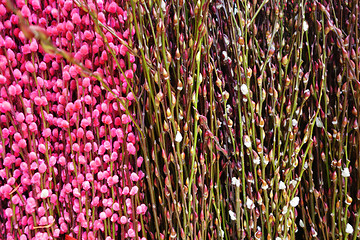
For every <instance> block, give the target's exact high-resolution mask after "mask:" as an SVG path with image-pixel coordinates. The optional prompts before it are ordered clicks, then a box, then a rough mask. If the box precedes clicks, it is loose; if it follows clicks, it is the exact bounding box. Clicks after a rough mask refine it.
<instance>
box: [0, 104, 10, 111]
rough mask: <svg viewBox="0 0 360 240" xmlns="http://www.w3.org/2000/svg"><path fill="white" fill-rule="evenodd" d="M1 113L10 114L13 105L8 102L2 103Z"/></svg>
mask: <svg viewBox="0 0 360 240" xmlns="http://www.w3.org/2000/svg"><path fill="white" fill-rule="evenodd" d="M0 111H1V112H2V113H6V112H10V111H11V104H10V103H9V102H8V101H4V102H2V103H0Z"/></svg>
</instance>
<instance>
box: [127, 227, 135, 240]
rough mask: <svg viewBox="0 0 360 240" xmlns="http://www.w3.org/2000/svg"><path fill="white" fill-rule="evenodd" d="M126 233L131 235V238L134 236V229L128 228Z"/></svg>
mask: <svg viewBox="0 0 360 240" xmlns="http://www.w3.org/2000/svg"><path fill="white" fill-rule="evenodd" d="M127 233H128V236H129V237H131V238H134V237H135V231H134V229H132V228H130V229H129V230H128V232H127Z"/></svg>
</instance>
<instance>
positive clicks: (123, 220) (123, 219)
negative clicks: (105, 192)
mask: <svg viewBox="0 0 360 240" xmlns="http://www.w3.org/2000/svg"><path fill="white" fill-rule="evenodd" d="M120 223H121V224H126V223H127V218H126V217H125V216H122V217H121V218H120Z"/></svg>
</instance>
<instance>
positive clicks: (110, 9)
mask: <svg viewBox="0 0 360 240" xmlns="http://www.w3.org/2000/svg"><path fill="white" fill-rule="evenodd" d="M117 8H118V5H117V4H116V3H115V2H112V3H110V5H109V7H108V12H109V13H116V11H117Z"/></svg>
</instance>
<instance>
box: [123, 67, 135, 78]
mask: <svg viewBox="0 0 360 240" xmlns="http://www.w3.org/2000/svg"><path fill="white" fill-rule="evenodd" d="M125 77H126V78H129V79H132V78H133V77H134V72H133V70H131V69H130V70H126V71H125Z"/></svg>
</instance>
